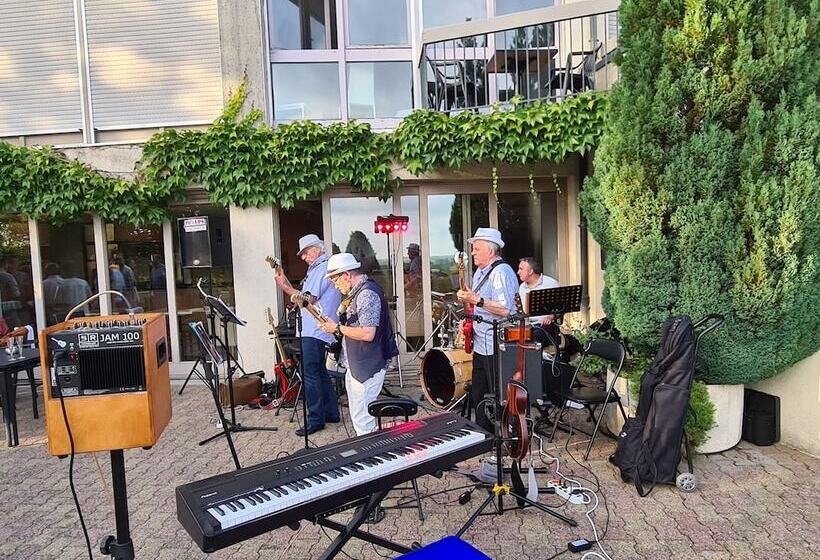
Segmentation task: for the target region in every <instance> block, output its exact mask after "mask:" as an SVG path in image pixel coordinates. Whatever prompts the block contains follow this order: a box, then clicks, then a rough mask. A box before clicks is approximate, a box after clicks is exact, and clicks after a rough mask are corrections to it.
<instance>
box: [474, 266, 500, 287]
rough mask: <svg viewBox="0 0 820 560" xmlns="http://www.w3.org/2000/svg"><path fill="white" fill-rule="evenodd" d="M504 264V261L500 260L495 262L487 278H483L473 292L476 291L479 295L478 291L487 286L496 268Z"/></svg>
mask: <svg viewBox="0 0 820 560" xmlns="http://www.w3.org/2000/svg"><path fill="white" fill-rule="evenodd" d="M502 264H504V259H498V260H497V261H495V262H494V263H493V264H491V265H490V270H488V271H487V274H486V276H484V278H482V279H481V282H479V283H478V286H476V287H475V288H474V289H473V291H474V292H475V293H478V290H480V289H481V288H483V287H484V284H486V283H487V280H489V279H490V275H491V274H492V273H493V270H494V269H495V267H497V266H500V265H502Z"/></svg>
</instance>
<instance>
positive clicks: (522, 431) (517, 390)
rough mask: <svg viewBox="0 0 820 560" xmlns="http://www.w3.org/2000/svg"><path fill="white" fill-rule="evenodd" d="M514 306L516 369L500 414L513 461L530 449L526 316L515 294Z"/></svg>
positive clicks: (504, 437) (519, 298)
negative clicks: (525, 381) (516, 318)
mask: <svg viewBox="0 0 820 560" xmlns="http://www.w3.org/2000/svg"><path fill="white" fill-rule="evenodd" d="M515 307H516V310H517V311H518V313H519V314H520V315H521V322H520V323H519V325H518V329H519V338H518V369H517V370H516V372H515V373H514V374H513V375H512V377H511V378H510V382H509V383H507V404H506V405H505V406H504V411H503V413H502V416H501V435H502V437H503V439H504V445H505V447H506V449H507V453H508V454H509V456H510V457H512V459H513V460H514V461H520V460H521V459H523V458H524V457H525V456H526V455H527V452H528V451H529V449H530V439H529V432H528V430H527V408H528V406H529V394H528V392H527V386H526V385H524V349H525V347H526V344H525V339H526V328H527V323H526V317H525V316H524V314H523V309H522V306H521V297H520V296H519V295H518V294H515Z"/></svg>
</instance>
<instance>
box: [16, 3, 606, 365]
mask: <svg viewBox="0 0 820 560" xmlns="http://www.w3.org/2000/svg"><path fill="white" fill-rule="evenodd" d="M617 6H618V2H617V1H615V2H613V1H612V0H587V1H582V2H575V3H565V4H562V5H559V6H553V2H552V0H449V1H448V2H441V1H439V0H241V1H237V0H173V1H168V2H156V1H150V0H143V1H139V0H113V1H112V0H105V1H103V0H55V1H54V2H50V3H48V6H46V5H45V4H42V3H32V2H22V1H21V2H4V3H3V5H2V6H0V20H2V21H4V22H6V27H8V32H4V33H3V34H2V36H0V77H2V79H0V139H2V140H4V141H6V142H11V143H14V144H21V145H31V146H36V145H44V144H50V145H53V146H55V147H56V149H58V150H59V151H61V152H62V153H63V154H65V155H66V157H69V158H75V159H78V160H81V161H83V162H85V163H87V164H88V165H90V166H91V167H93V168H95V169H98V170H100V171H102V172H105V173H111V174H117V175H122V176H129V175H130V174H131V173H133V169H134V164H135V162H136V161H137V160H138V159H139V157H140V153H141V149H140V146H141V143H142V142H144V141H145V140H147V139H148V138H149V137H150V136H151V135H152V134H154V133H155V132H158V131H161V130H163V129H166V128H171V127H173V128H182V129H204V128H205V127H207V125H208V123H210V122H212V121H213V120H214V119H215V118H216V117H217V116H218V115H219V114H220V113H221V111H222V107H223V104H224V102H225V100H226V99H227V98H228V97H229V96H230V94H231V92H232V91H235V89H236V87H237V86H238V85H239V83H240V82H241V81H242V80H243V79H245V80H246V81H247V84H248V92H249V95H248V106H251V105H252V106H255V107H259V108H262V109H263V110H264V114H265V120H266V122H268V123H269V124H273V125H276V124H279V123H282V122H288V121H291V120H293V119H303V118H304V119H312V120H315V121H318V122H322V123H329V122H334V121H339V120H345V119H354V118H355V119H357V120H363V121H366V122H369V123H370V124H371V126H372V127H373V128H374V129H376V130H389V129H391V128H394V127H395V126H397V125H398V123H399V122H400V121H401V118H402V117H403V116H406V115H407V114H409V113H410V112H411V111H413V110H414V109H417V108H431V109H435V110H443V111H448V112H450V111H454V110H463V109H465V108H473V107H477V108H478V110H484V109H486V108H487V107H488V106H489V105H491V104H492V103H495V102H502V103H503V102H505V101H507V100H509V99H510V97H512V96H513V95H522V94H523V95H524V97H525V98H532V97H534V98H543V97H548V96H549V95H552V94H554V93H555V86H554V85H552V86H550V85H549V84H550V82H549V81H548V80H542V79H541V76H540V72H541V71H542V69H544V68H545V69H546V70H544V71H545V72H551V73H552V74H555V70H556V68H558V67H559V66H561V65H563V66H564V67H565V68H576V67H580V66H581V65H582V64H583V63H584V60H585V59H584V57H585V56H587V55H585V54H584V53H587V52H593V51H594V52H593V55H592V62H593V63H596V62H597V67H594V68H592V70H591V73H596V72H597V73H601V72H604V71H609V69H608V67H607V66H608V65H606V64H605V62H606V55H607V54H608V53H610V52H611V51H612V50H613V48H614V45H615V43H614V41H615V37H616V36H617ZM533 10H535V11H533ZM9 24H10V25H9ZM502 28H503V29H505V31H504V33H503V35H502V34H501V33H500V32H499V31H498V30H499V29H502ZM507 29H510V31H509V32H508V31H507ZM542 32H543V33H542ZM516 35H517V37H518V38H516ZM522 37H523V41H524V43H523V45H524V46H523V47H522V44H518V43H516V41H519V40H520V39H521V38H522ZM448 41H450V42H451V46H447V45H448ZM539 41H540V42H539ZM607 41H609V43H608V44H607V46H606V47H604V48H603V49H600V50H597V49H592V50H587V49H585V45H588V46H593V47H594V46H595V45H598V44H605V43H607ZM439 47H440V48H439ZM576 49H579V50H577V51H576ZM522 50H523V54H522ZM502 51H503V57H504V58H503V60H502V59H501V57H502ZM510 53H513V54H512V55H510ZM533 53H535V54H534V55H533ZM544 53H547V54H549V57H550V62H547V63H546V64H547V65H546V66H544V63H543V62H542V59H541V57H542V55H544ZM575 53H577V54H575ZM533 56H534V57H535V58H533ZM494 60H495V62H493V61H494ZM514 60H515V61H516V62H515V64H516V66H515V70H513V68H512V66H509V67H507V66H504V65H502V62H503V63H504V64H512V61H514ZM533 60H536V61H537V64H536V63H533V62H532V61H533ZM499 61H501V62H499ZM504 61H508V62H504ZM519 61H520V64H521V68H520V69H519V67H518V63H519ZM559 61H564V62H563V63H562V62H559ZM601 61H604V64H602V62H601ZM531 63H532V64H533V68H535V67H537V69H536V70H535V71H533V70H530V66H529V65H530V64H531ZM525 65H526V70H525V69H524V67H525ZM550 65H552V67H550ZM568 75H569V74H568ZM599 81H600V80H599ZM545 91H547V93H545ZM589 166H590V162H589V158H585V157H579V156H573V157H570V158H568V159H567V160H566V161H564V162H561V163H560V164H557V165H546V164H545V165H541V166H538V167H536V168H523V167H522V168H516V167H513V166H501V167H498V168H497V174H498V177H499V179H498V183H497V193H494V192H493V189H492V174H493V169H492V167H491V166H489V165H486V166H484V165H482V166H474V167H469V168H460V169H441V170H439V171H437V172H435V173H431V174H427V175H423V176H414V175H411V174H410V173H408V172H407V171H406V170H404V169H402V168H396V169H395V174H396V175H397V176H399V177H401V178H402V179H403V180H404V184H403V186H402V187H401V188H400V189H399V190H397V191H396V192H395V193H394V195H393V196H392V197H391V198H390V199H388V200H386V201H382V200H379V199H377V198H374V197H365V196H363V195H362V194H361V193H356V192H354V191H353V190H352V189H350V188H349V187H347V186H345V185H338V186H336V187H334V188H332V189H330V190H329V191H327V192H325V193H324V194H323V195H322V197H321V198H318V199H314V200H306V201H303V202H300V203H298V204H297V205H296V206H295V207H294V208H292V209H288V210H282V209H278V208H276V207H263V208H254V209H240V208H222V207H217V206H214V205H213V204H210V203H209V202H208V199H207V194H206V193H205V192H204V191H203V190H202V189H200V188H197V187H196V186H192V187H191V188H190V190H189V196H188V200H187V201H186V203H185V204H183V205H179V206H176V207H174V208H172V209H171V219H169V220H168V221H166V222H165V223H163V224H162V225H158V226H139V227H135V226H132V225H129V224H120V223H107V222H105V221H103V220H102V219H100V218H99V217H98V216H92V215H88V216H85V217H84V218H82V219H79V220H76V221H74V222H72V223H68V224H61V225H52V224H47V223H42V222H37V221H35V220H30V219H27V218H25V217H23V216H20V215H12V214H6V215H2V216H0V227H1V228H2V245H0V250H2V252H3V270H5V271H6V272H8V273H9V275H10V277H12V278H13V279H14V282H15V283H16V288H17V290H16V292H15V290H14V289H12V288H9V289H4V293H0V297H2V300H3V301H2V309H3V314H4V317H6V318H7V319H8V321H9V322H12V323H25V324H35V323H36V325H37V327H38V328H42V327H44V326H47V325H50V324H53V323H55V322H58V321H60V320H62V316H63V315H64V313H65V311H66V310H67V308H68V307H70V305H69V304H70V303H72V302H73V301H74V299H77V298H79V299H82V298H80V296H81V295H84V294H88V293H91V292H96V291H97V290H99V289H105V288H110V289H118V290H120V291H123V292H124V293H125V294H126V295H127V296H128V297H129V299H130V300H131V303H132V305H139V306H141V307H143V308H144V309H145V310H146V311H157V312H162V313H165V314H166V315H167V317H168V326H169V333H170V338H171V349H172V356H171V357H172V364H173V366H174V367H173V373H174V374H175V375H177V376H181V375H185V374H187V372H188V370H189V369H190V365H191V362H193V361H194V360H195V359H196V357H197V348H196V345H195V340H194V339H193V337H192V336H191V335H190V333H189V329H188V327H187V324H188V322H189V321H192V320H201V319H202V318H203V316H204V315H203V309H202V303H201V300H200V295H199V292H198V290H197V288H196V284H197V282H198V280H199V278H200V277H202V278H205V279H206V280H207V281H208V285H210V286H211V291H212V292H214V293H216V294H218V295H221V296H222V297H223V299H225V301H227V302H228V303H229V304H231V305H233V306H235V309H236V311H237V314H238V315H239V316H240V317H242V318H244V319H245V320H247V321H248V325H247V326H245V327H240V328H238V329H236V330H232V331H231V337H230V338H231V344H232V345H234V346H235V347H238V349H239V355H240V357H241V359H242V361H243V362H244V365H245V369H246V370H248V371H251V370H258V369H264V370H266V371H268V372H269V371H270V369H271V364H272V362H273V358H274V349H273V345H272V344H271V341H270V340H269V338H268V335H267V332H268V326H267V324H266V322H265V316H264V309H265V308H266V307H271V308H272V309H273V310H274V315H277V314H281V312H282V310H283V307H284V302H282V301H281V294H280V293H278V292H277V290H276V287H275V284H274V283H273V281H272V276H271V270H270V267H269V266H268V265H267V264H266V262H265V257H266V256H268V255H276V256H280V257H281V258H282V260H283V262H284V267H285V270H286V272H287V274H288V276H289V277H291V278H292V279H294V280H298V279H300V278H301V276H302V275H303V274H304V265H303V264H302V263H301V261H300V260H299V259H298V257H297V256H296V245H297V240H298V238H299V237H300V236H302V235H304V234H306V233H310V232H313V233H317V234H319V235H320V236H321V237H322V239H324V240H325V242H326V244H327V246H328V250H333V251H339V250H340V251H350V252H353V253H354V254H356V255H357V256H358V257H359V258H360V260H362V262H363V263H364V266H365V268H366V270H367V271H368V273H369V274H370V275H371V276H373V277H374V278H375V279H376V280H377V281H379V282H380V283H381V284H382V286H383V287H384V288H385V290H386V292H387V293H388V295H391V296H395V298H396V306H395V316H396V322H397V325H398V330H399V332H400V333H401V335H402V337H403V338H404V339H405V340H402V341H401V346H402V349H403V350H404V351H405V352H408V353H412V352H413V351H414V350H416V349H418V348H419V347H420V346H421V345H423V344H424V345H426V347H427V348H429V347H432V346H433V345H435V344H436V340H437V339H431V334H432V331H433V329H434V326H435V324H436V321H437V320H438V319H439V318H440V317H441V315H442V313H443V312H444V310H445V309H446V304H447V302H448V301H450V300H451V299H452V293H453V292H454V291H455V289H456V288H457V274H456V265H455V263H454V260H453V255H454V253H455V252H456V251H457V250H463V249H464V248H465V247H467V243H466V239H467V237H469V236H470V234H471V232H472V231H474V230H475V228H477V227H481V226H492V227H496V228H498V229H500V230H501V232H502V235H503V237H504V239H505V241H506V242H507V248H506V249H505V254H504V256H505V258H507V260H508V261H509V262H511V263H513V264H515V263H517V259H518V258H520V257H524V256H534V257H536V258H537V259H538V260H539V261H541V262H542V263H543V267H544V271H545V273H547V274H549V275H550V276H553V277H555V278H557V279H558V280H559V281H560V282H561V283H563V284H578V283H582V284H584V285H585V287H586V289H585V294H586V297H585V301H584V310H583V312H582V313H581V314H580V315H579V318H580V319H582V320H583V321H585V322H588V321H591V320H594V319H596V318H597V317H599V316H600V315H601V309H600V292H601V288H602V274H601V258H600V250H599V249H598V247H597V245H596V244H595V242H594V241H593V240H592V239H591V237H589V236H588V235H587V234H586V230H585V229H584V228H583V223H582V220H581V215H580V210H579V207H578V204H577V194H578V191H579V189H580V188H581V184H582V181H583V178H584V176H585V175H586V174H587V173H588V172H589V170H590V169H589ZM391 213H392V214H396V215H405V216H408V217H409V228H408V230H407V231H406V232H403V233H402V234H401V235H398V234H390V235H387V234H383V233H374V228H373V222H374V220H375V219H376V216H379V215H387V214H391ZM190 216H208V218H209V224H210V227H211V248H212V255H213V265H212V266H211V267H209V268H207V269H205V268H202V269H200V268H185V267H183V266H182V256H181V247H180V226H179V221H178V220H179V218H184V217H190ZM416 248H418V249H416ZM413 261H415V262H413ZM115 264H119V265H120V266H118V267H117V266H112V265H115ZM0 273H2V271H0ZM468 275H469V271H468ZM66 294H70V295H66ZM72 298H73V299H72ZM123 305H124V304H122V303H121V302H119V301H116V300H111V299H110V298H103V299H101V300H100V301H99V303H94V304H92V305H91V306H89V308H88V309H87V310H86V311H87V312H88V313H96V312H100V313H116V312H117V311H119V310H122V309H123Z"/></svg>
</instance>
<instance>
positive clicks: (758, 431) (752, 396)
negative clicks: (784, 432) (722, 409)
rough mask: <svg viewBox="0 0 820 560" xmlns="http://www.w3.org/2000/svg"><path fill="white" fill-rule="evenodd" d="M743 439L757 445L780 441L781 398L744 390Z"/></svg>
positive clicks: (752, 390)
mask: <svg viewBox="0 0 820 560" xmlns="http://www.w3.org/2000/svg"><path fill="white" fill-rule="evenodd" d="M743 439H745V440H746V441H748V442H749V443H753V444H755V445H772V444H773V443H777V442H778V441H780V397H777V396H775V395H769V394H767V393H761V392H760V391H755V390H754V389H745V390H744V396H743Z"/></svg>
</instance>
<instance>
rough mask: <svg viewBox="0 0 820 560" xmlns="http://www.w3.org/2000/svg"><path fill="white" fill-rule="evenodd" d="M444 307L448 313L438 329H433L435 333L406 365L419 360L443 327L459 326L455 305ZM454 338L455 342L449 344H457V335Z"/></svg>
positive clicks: (440, 320)
mask: <svg viewBox="0 0 820 560" xmlns="http://www.w3.org/2000/svg"><path fill="white" fill-rule="evenodd" d="M444 305H445V307H446V312H445V313H444V316H443V317H442V318H441V319H439V322H438V324H437V325H436V328H434V329H433V332H431V333H430V336H428V337H427V338H426V339H425V340H424V342H422V343H421V346H419V349H418V350H416V352H415V354H413V355H412V356H410V359H409V360H407V362H405V364H408V363H410V362H413V361H415V360H418V359H419V356H420V355H421V353H422V352H424V350H425V349H426V348H427V344H428V343H429V342H431V341H432V340H433V337H435V336H436V333H437V332H438V331H439V330H441V328H442V327H444V326H445V325H453V324H458V314H457V313H456V311H455V310H454V309H453V308H454V305H453V304H452V303H446V304H444ZM441 338H445V337H441ZM452 338H453V340H451V341H449V342H453V343H454V342H455V335H453V337H452ZM442 347H445V346H444V345H443V344H442ZM450 348H453V346H450Z"/></svg>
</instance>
